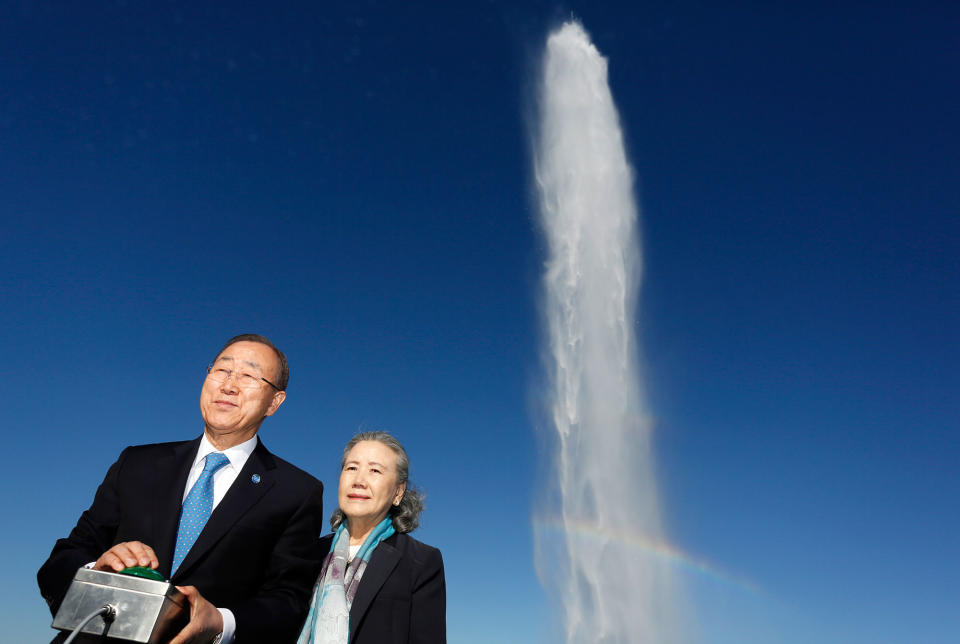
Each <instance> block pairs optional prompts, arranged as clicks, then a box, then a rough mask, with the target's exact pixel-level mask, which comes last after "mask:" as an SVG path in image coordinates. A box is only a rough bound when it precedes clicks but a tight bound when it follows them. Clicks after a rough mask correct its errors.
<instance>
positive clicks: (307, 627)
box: [297, 517, 396, 644]
mask: <svg viewBox="0 0 960 644" xmlns="http://www.w3.org/2000/svg"><path fill="white" fill-rule="evenodd" d="M394 532H396V530H394V529H393V522H392V521H391V520H390V517H387V518H386V519H384V520H383V521H381V522H380V523H378V524H377V525H376V527H375V528H374V529H373V530H372V531H371V532H370V536H368V537H367V538H366V540H365V541H364V542H363V545H362V546H360V550H359V551H358V552H357V555H356V556H355V557H354V558H353V559H352V560H351V561H350V563H347V559H348V557H349V556H350V533H349V532H348V531H347V522H346V521H344V522H343V523H341V524H340V527H339V528H337V531H336V533H335V534H334V535H333V543H332V544H331V546H330V552H329V554H327V556H326V558H325V559H324V560H323V568H322V569H321V570H320V576H319V577H318V578H317V585H316V586H315V587H314V589H313V599H312V600H310V612H309V613H308V614H307V621H306V623H305V624H304V625H303V630H302V631H300V638H299V639H297V644H347V640H348V639H349V637H350V606H352V605H353V598H354V597H355V596H356V594H357V586H359V585H360V580H361V579H362V578H363V571H364V570H366V569H367V562H369V561H370V555H371V554H373V550H374V548H376V547H377V545H378V544H379V543H380V542H381V541H383V540H384V539H386V538H388V537H390V535H392V534H393V533H394Z"/></svg>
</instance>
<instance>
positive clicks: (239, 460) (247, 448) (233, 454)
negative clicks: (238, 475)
mask: <svg viewBox="0 0 960 644" xmlns="http://www.w3.org/2000/svg"><path fill="white" fill-rule="evenodd" d="M256 448H257V435H256V434H254V435H253V438H250V439H248V440H245V441H243V442H242V443H240V444H239V445H234V446H233V447H228V448H227V449H225V450H223V451H222V452H221V453H222V454H224V455H225V456H226V457H227V458H228V459H229V460H230V467H232V468H233V469H235V470H237V471H239V470H241V469H242V468H243V466H244V464H245V463H246V462H247V459H248V458H250V455H251V454H253V450H255V449H256ZM216 451H219V450H217V448H216V447H214V446H213V445H212V444H211V443H210V441H209V440H207V434H206V432H204V434H203V436H202V437H201V438H200V449H198V450H197V458H195V459H194V461H193V466H194V467H196V466H197V464H198V463H200V462H201V461H202V460H203V459H205V458H206V457H207V454H209V453H210V452H216Z"/></svg>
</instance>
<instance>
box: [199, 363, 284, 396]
mask: <svg viewBox="0 0 960 644" xmlns="http://www.w3.org/2000/svg"><path fill="white" fill-rule="evenodd" d="M231 376H233V378H234V382H236V383H237V386H238V387H241V388H243V389H257V388H258V387H260V381H261V380H262V381H263V382H265V383H267V384H268V385H270V386H271V387H273V388H274V389H276V390H277V391H281V389H280V387H278V386H276V385H275V384H273V383H272V382H270V381H269V380H267V379H266V378H264V377H263V376H258V375H256V374H252V373H249V372H246V371H234V370H233V369H225V368H223V367H214V366H213V365H210V366H209V367H207V377H208V378H210V380H212V381H213V382H216V383H218V384H220V383H223V382H226V381H227V380H230V377H231Z"/></svg>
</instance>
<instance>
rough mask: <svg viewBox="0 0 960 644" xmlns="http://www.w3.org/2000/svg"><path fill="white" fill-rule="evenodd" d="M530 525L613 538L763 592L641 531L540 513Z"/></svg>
mask: <svg viewBox="0 0 960 644" xmlns="http://www.w3.org/2000/svg"><path fill="white" fill-rule="evenodd" d="M533 527H534V530H538V529H543V530H548V531H551V532H556V533H559V534H562V535H565V536H567V537H570V536H575V537H576V538H578V539H584V540H592V541H597V542H600V543H608V542H611V541H613V542H616V543H619V544H623V545H626V546H629V547H630V548H632V549H634V550H637V551H639V552H641V553H643V554H645V555H647V556H649V557H653V558H655V559H658V560H660V561H663V562H665V563H667V564H669V565H670V566H672V567H674V568H677V569H678V570H681V571H683V572H685V573H688V574H691V575H696V576H698V577H702V578H705V579H707V580H709V581H712V582H714V583H718V584H722V585H724V586H730V587H733V588H737V589H739V590H741V591H744V592H747V593H750V594H754V595H761V594H763V591H762V589H761V588H760V587H759V586H758V585H757V584H756V583H754V582H752V581H750V580H749V579H747V578H745V577H742V576H739V575H734V574H731V573H729V572H727V571H725V570H723V569H721V568H720V567H718V566H715V565H713V564H710V563H708V562H706V561H704V560H702V559H697V558H695V557H693V556H691V555H689V554H687V553H685V552H683V551H681V550H680V549H678V548H676V547H674V546H672V545H670V544H668V543H665V542H663V541H656V540H654V539H650V538H649V537H647V536H645V535H642V534H637V533H635V532H618V531H614V530H600V529H598V528H597V527H596V526H595V525H593V524H590V523H587V522H585V521H570V520H567V522H566V523H565V522H564V521H562V520H560V519H558V518H547V517H542V516H535V517H534V518H533Z"/></svg>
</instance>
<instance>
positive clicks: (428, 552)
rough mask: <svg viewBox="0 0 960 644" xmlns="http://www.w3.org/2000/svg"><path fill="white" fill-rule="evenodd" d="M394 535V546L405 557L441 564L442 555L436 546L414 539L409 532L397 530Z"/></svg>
mask: <svg viewBox="0 0 960 644" xmlns="http://www.w3.org/2000/svg"><path fill="white" fill-rule="evenodd" d="M394 537H395V542H394V547H395V548H396V549H397V550H398V551H400V553H401V554H402V555H403V556H405V557H410V558H412V559H413V560H414V561H418V562H428V561H437V562H440V565H441V566H442V565H443V563H442V562H443V557H442V555H441V554H440V550H439V549H438V548H434V547H433V546H431V545H427V544H425V543H424V542H422V541H419V540H418V539H414V538H413V537H411V536H410V535H409V534H406V533H402V532H398V533H397V534H396V535H394Z"/></svg>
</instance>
